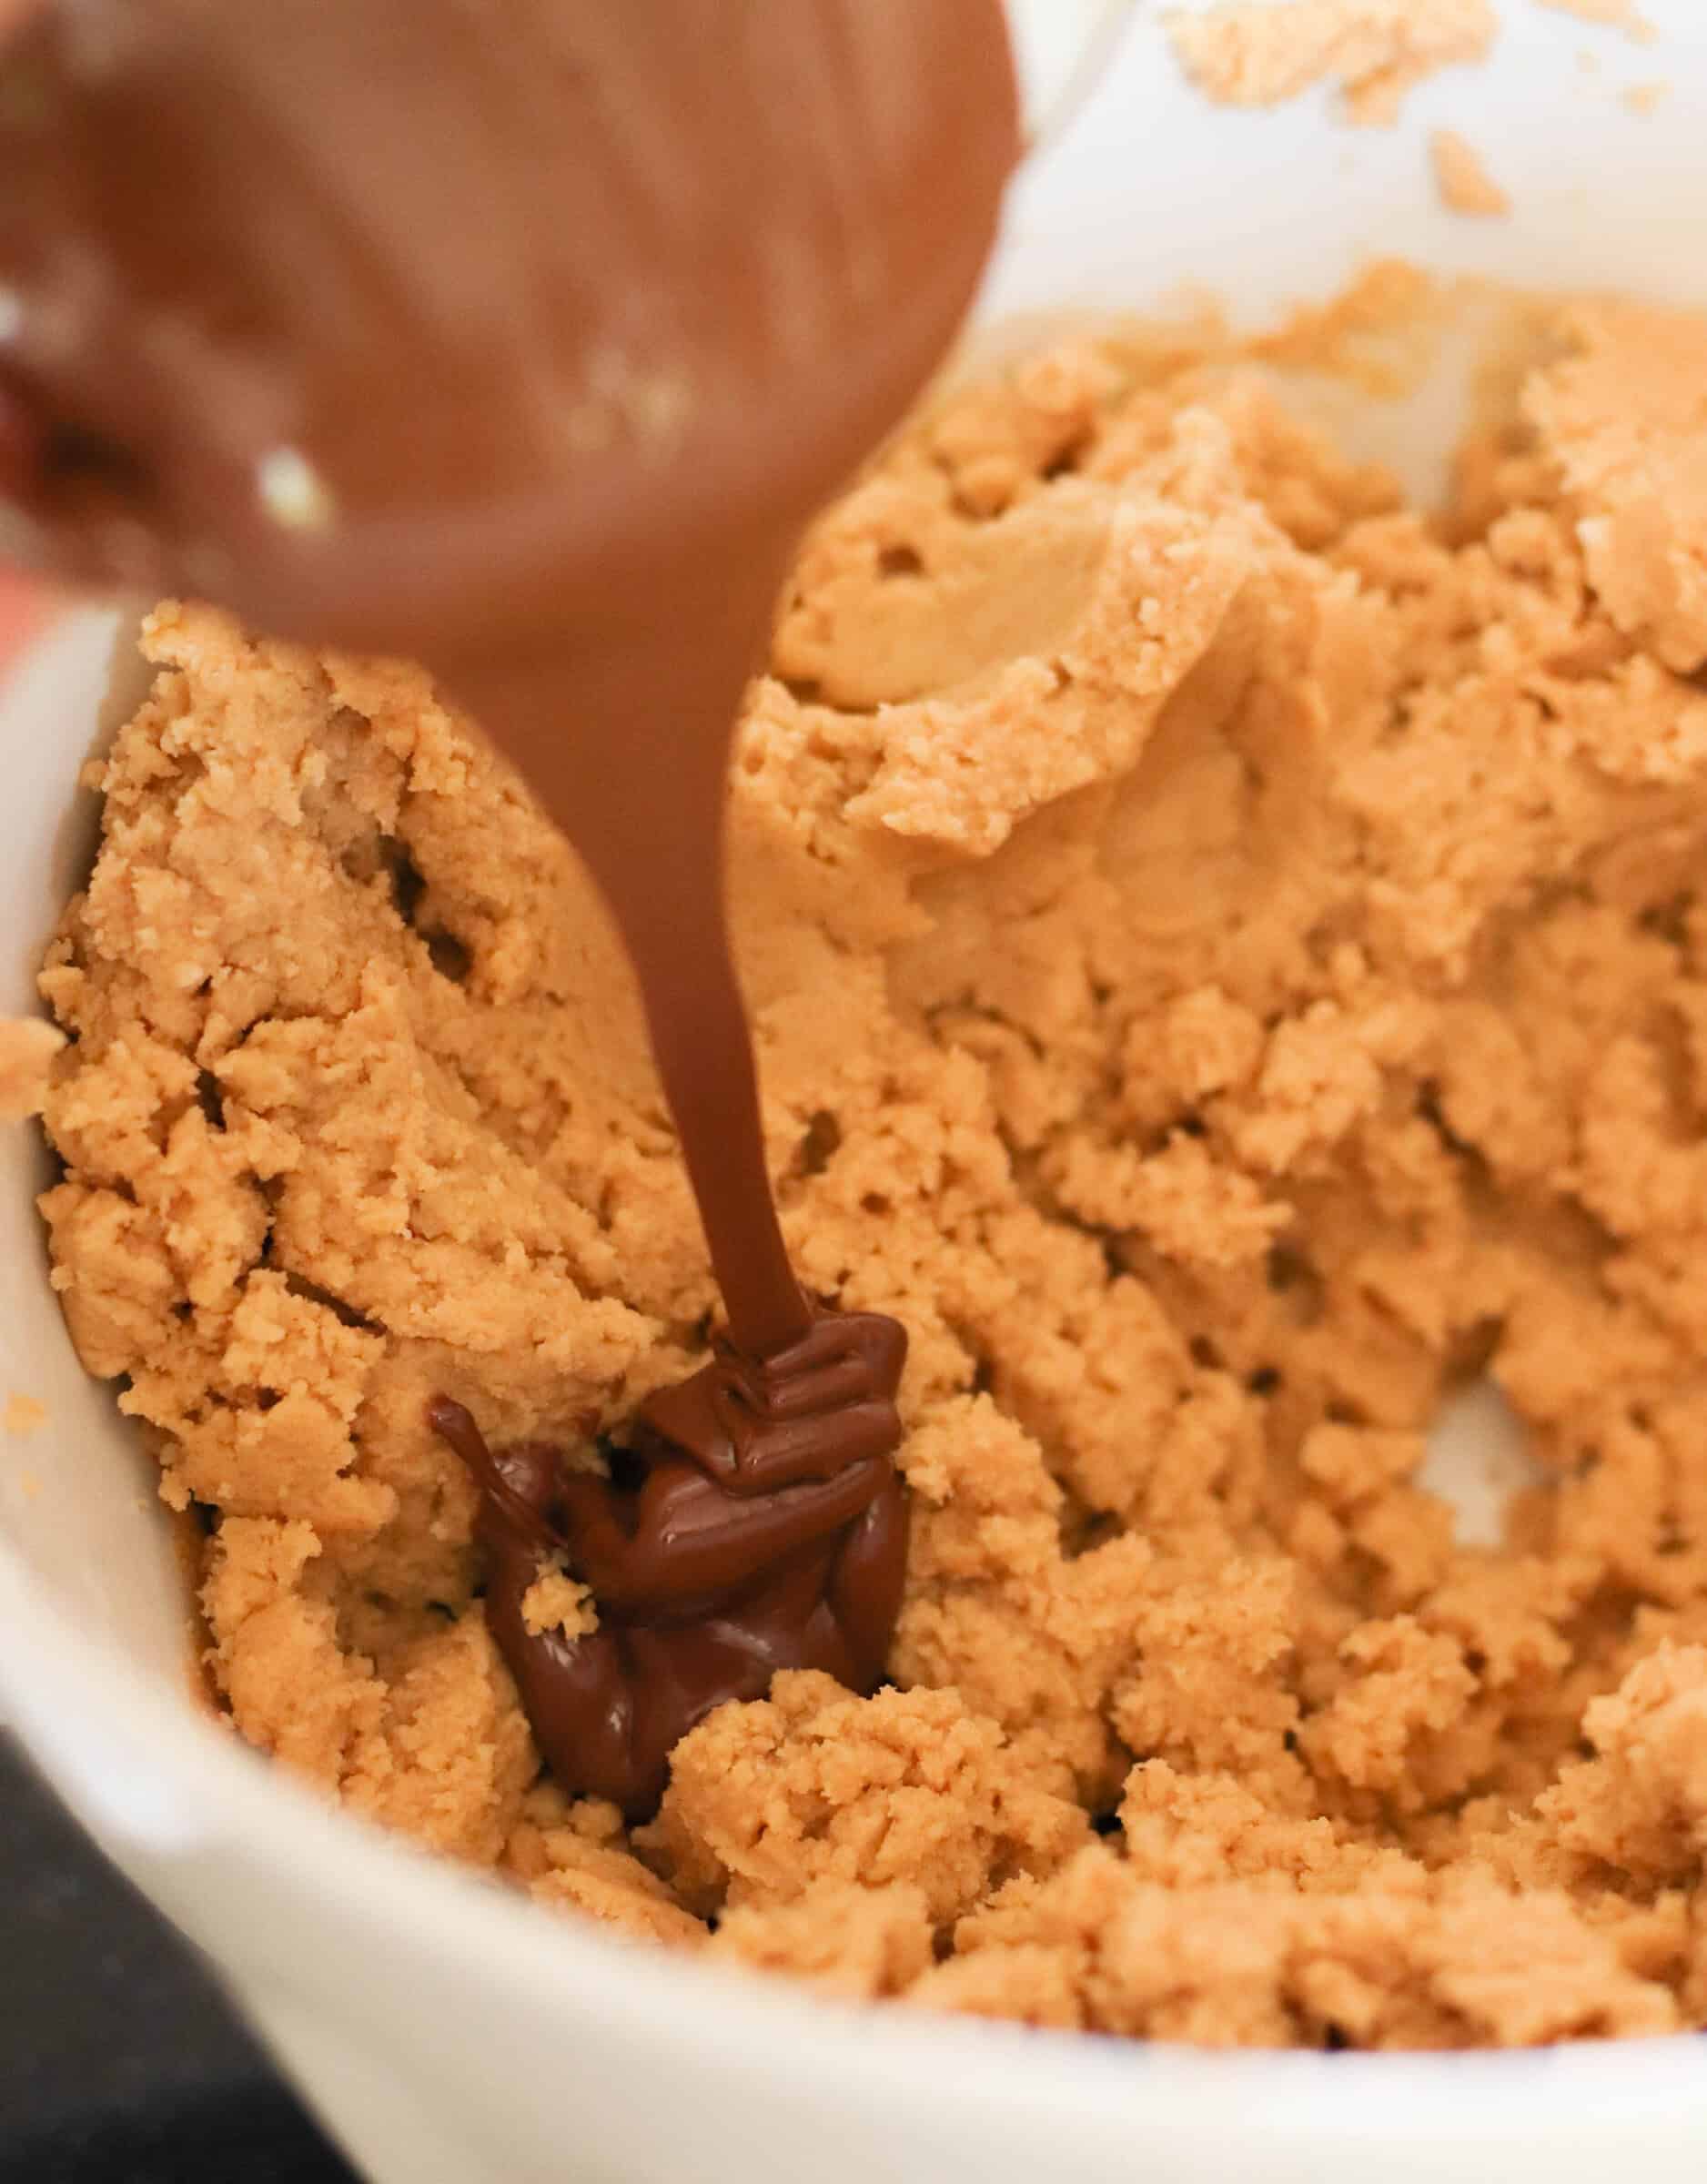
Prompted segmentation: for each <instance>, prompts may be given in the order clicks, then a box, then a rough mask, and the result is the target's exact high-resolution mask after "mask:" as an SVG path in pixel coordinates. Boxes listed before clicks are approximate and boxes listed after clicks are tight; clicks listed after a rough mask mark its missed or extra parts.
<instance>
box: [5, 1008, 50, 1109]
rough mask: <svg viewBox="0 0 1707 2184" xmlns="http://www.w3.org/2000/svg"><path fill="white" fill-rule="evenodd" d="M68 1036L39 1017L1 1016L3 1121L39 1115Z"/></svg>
mask: <svg viewBox="0 0 1707 2184" xmlns="http://www.w3.org/2000/svg"><path fill="white" fill-rule="evenodd" d="M65 1047H66V1035H65V1033H64V1032H63V1031H60V1030H59V1029H57V1028H56V1026H54V1025H52V1024H48V1023H45V1022H44V1021H43V1020H42V1019H41V1018H40V1017H39V1016H11V1017H6V1018H4V1019H0V1122H22V1121H24V1120H25V1118H26V1117H29V1116H31V1115H39V1114H40V1113H41V1111H42V1107H43V1106H44V1104H45V1101H46V1097H47V1089H48V1086H49V1084H50V1083H51V1081H52V1078H53V1067H54V1061H55V1057H56V1056H58V1055H60V1054H62V1053H63V1052H64V1051H65Z"/></svg>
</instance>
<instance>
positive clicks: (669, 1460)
mask: <svg viewBox="0 0 1707 2184" xmlns="http://www.w3.org/2000/svg"><path fill="white" fill-rule="evenodd" d="M905 1354H906V1337H905V1335H904V1333H903V1331H902V1330H901V1329H900V1328H899V1327H898V1326H897V1325H896V1323H895V1322H894V1320H887V1319H884V1318H882V1317H880V1316H879V1315H877V1314H875V1313H872V1314H855V1313H832V1314H827V1315H825V1316H823V1317H821V1318H819V1319H817V1320H814V1322H813V1326H812V1328H811V1329H810V1330H809V1331H808V1333H807V1334H806V1335H805V1337H804V1338H803V1340H801V1341H800V1342H799V1343H797V1344H796V1345H794V1346H793V1348H792V1349H790V1350H784V1351H783V1352H781V1353H779V1354H778V1355H776V1356H773V1357H772V1358H771V1359H769V1360H767V1361H766V1362H765V1363H763V1365H755V1364H754V1363H753V1362H752V1360H750V1359H746V1358H743V1357H742V1356H741V1355H740V1353H739V1352H737V1351H735V1350H731V1349H730V1348H729V1347H728V1345H727V1344H720V1345H719V1346H718V1348H717V1350H716V1352H715V1354H714V1355H713V1357H712V1361H711V1363H710V1364H708V1365H707V1366H706V1367H705V1368H704V1369H703V1370H702V1371H701V1372H698V1373H696V1374H695V1375H694V1377H693V1378H692V1380H686V1381H684V1382H682V1385H681V1386H680V1387H677V1388H672V1389H671V1390H667V1391H666V1392H665V1393H663V1394H662V1395H658V1396H654V1397H653V1398H652V1399H651V1401H650V1402H648V1403H647V1404H646V1405H645V1407H644V1409H643V1410H642V1411H641V1419H640V1427H639V1431H638V1432H637V1434H636V1436H635V1440H634V1444H633V1449H632V1451H631V1457H632V1460H633V1461H635V1463H636V1464H637V1466H638V1469H639V1471H640V1473H641V1476H640V1479H639V1481H638V1482H637V1483H635V1484H619V1483H617V1482H615V1481H612V1480H610V1479H603V1478H597V1477H594V1476H592V1475H591V1474H589V1473H586V1472H565V1471H564V1470H563V1469H562V1466H561V1462H560V1460H559V1457H558V1453H557V1451H554V1450H551V1449H547V1448H537V1447H536V1448H522V1449H515V1450H510V1451H505V1452H504V1453H502V1454H500V1455H497V1456H494V1455H493V1454H492V1453H491V1452H490V1451H489V1450H488V1448H487V1446H486V1443H485V1441H484V1440H483V1439H482V1437H481V1435H480V1431H479V1429H478V1428H477V1427H476V1425H475V1423H474V1421H473V1419H472V1418H471V1417H470V1415H469V1413H468V1411H465V1410H464V1409H463V1408H462V1406H461V1405H460V1403H453V1402H450V1401H449V1400H446V1399H445V1398H443V1397H440V1398H439V1399H438V1400H436V1401H435V1402H433V1403H432V1404H431V1405H429V1411H428V1415H429V1420H430V1421H431V1423H432V1425H433V1427H434V1428H435V1430H436V1431H438V1432H439V1433H440V1434H442V1435H443V1436H444V1438H445V1440H446V1441H449V1444H450V1446H451V1447H452V1448H453V1449H454V1450H455V1451H457V1453H458V1455H459V1456H460V1457H461V1459H462V1461H464V1463H466V1464H467V1465H468V1467H469V1470H470V1473H471V1475H472V1477H473V1479H474V1481H475V1483H476V1485H477V1486H478V1488H479V1489H480V1518H479V1522H478V1528H477V1536H478V1539H479V1542H480V1547H481V1549H482V1551H483V1552H484V1554H485V1557H486V1564H487V1590H486V1618H487V1623H488V1625H489V1627H490V1630H491V1632H492V1634H493V1636H494V1637H495V1638H496V1639H497V1641H498V1644H499V1647H500V1650H501V1652H502V1653H503V1655H504V1658H505V1660H506V1661H507V1662H508V1663H510V1671H511V1673H512V1674H513V1675H514V1676H515V1679H516V1683H517V1686H518V1688H519V1689H520V1693H521V1699H522V1704H523V1705H524V1706H525V1707H526V1709H527V1713H528V1718H529V1720H530V1722H531V1723H532V1724H533V1731H534V1734H535V1736H536V1737H537V1739H538V1740H539V1744H540V1750H541V1751H542V1752H543V1754H545V1757H546V1759H547V1761H548V1762H549V1764H550V1766H551V1768H552V1770H553V1772H554V1773H555V1774H556V1775H557V1776H558V1778H559V1780H560V1781H561V1782H562V1783H563V1785H565V1786H566V1787H567V1788H570V1789H572V1790H580V1791H585V1792H588V1793H591V1795H595V1796H600V1797H610V1798H612V1799H614V1800H615V1802H616V1803H617V1804H618V1805H621V1807H622V1809H623V1811H624V1812H625V1813H626V1814H627V1815H628V1816H629V1817H630V1818H631V1819H642V1818H644V1817H646V1816H647V1815H649V1814H651V1812H652V1811H653V1810H655V1808H656V1806H657V1804H658V1800H659V1798H660V1797H661V1795H662V1793H663V1786H664V1781H665V1778H666V1775H667V1774H668V1772H669V1764H670V1754H671V1752H672V1749H673V1748H674V1746H675V1744H677V1743H678V1741H679V1740H680V1739H681V1738H682V1737H683V1736H685V1735H686V1734H687V1732H688V1731H689V1730H690V1729H692V1727H693V1725H694V1724H695V1723H696V1722H699V1721H702V1719H703V1718H704V1717H705V1715H706V1714H709V1713H710V1712H711V1711H712V1708H713V1707H715V1706H720V1705H722V1704H723V1703H724V1702H725V1701H726V1700H729V1699H756V1698H762V1697H763V1694H764V1693H765V1692H766V1690H767V1689H768V1688H769V1686H770V1682H771V1678H772V1677H773V1675H774V1674H775V1673H776V1671H777V1670H778V1669H779V1668H816V1669H823V1670H824V1671H825V1672H827V1673H829V1674H830V1675H833V1676H835V1677H837V1678H839V1680H840V1681H841V1682H842V1683H843V1684H847V1685H848V1686H849V1687H850V1689H852V1690H853V1691H858V1692H870V1691H873V1690H874V1689H875V1688H876V1686H877V1684H878V1683H879V1682H880V1680H881V1679H882V1676H883V1672H884V1660H885V1657H886V1655H887V1653H888V1650H889V1640H890V1636H891V1634H892V1633H893V1631H894V1619H895V1613H896V1611H897V1610H898V1608H899V1606H900V1603H901V1589H902V1581H903V1579H904V1575H905V1571H906V1545H907V1506H906V1498H905V1494H904V1490H903V1488H902V1485H901V1481H900V1480H899V1478H898V1477H897V1475H896V1472H895V1469H894V1464H893V1462H892V1461H890V1458H891V1455H892V1453H893V1451H894V1448H895V1446H896V1443H897V1441H899V1438H900V1423H899V1421H898V1420H897V1418H896V1416H895V1410H894V1396H895V1390H896V1388H897V1386H898V1385H899V1382H900V1378H901V1367H902V1361H903V1360H904V1357H905ZM553 1554H561V1556H562V1557H563V1558H564V1559H565V1560H566V1561H567V1562H568V1563H569V1564H570V1566H571V1568H572V1569H573V1570H574V1571H575V1572H576V1573H577V1574H578V1575H579V1576H580V1577H581V1579H582V1580H583V1581H584V1582H586V1583H588V1584H589V1585H590V1586H591V1589H592V1592H593V1594H594V1597H595V1599H596V1601H597V1603H598V1609H599V1628H598V1629H597V1631H595V1632H593V1633H591V1635H589V1636H586V1637H580V1638H567V1637H565V1636H564V1635H563V1633H561V1631H548V1632H545V1633H540V1634H537V1635H536V1634H534V1633H530V1631H529V1630H528V1628H527V1625H526V1623H525V1622H524V1620H523V1617H522V1599H523V1596H524V1595H525V1594H526V1593H527V1591H528V1588H529V1587H530V1585H531V1584H532V1583H533V1582H534V1580H535V1579H536V1578H537V1577H538V1575H539V1573H540V1565H541V1563H542V1562H545V1561H546V1560H547V1559H548V1558H549V1557H550V1556H552V1555H553Z"/></svg>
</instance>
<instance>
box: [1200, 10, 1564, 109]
mask: <svg viewBox="0 0 1707 2184" xmlns="http://www.w3.org/2000/svg"><path fill="white" fill-rule="evenodd" d="M1585 4H1588V5H1605V0H1576V5H1580V6H1581V5H1585ZM1165 20H1166V22H1167V30H1168V35H1169V36H1170V38H1171V39H1172V41H1173V45H1174V50H1175V52H1176V54H1177V56H1179V62H1180V66H1182V67H1183V68H1184V69H1185V70H1186V73H1187V76H1190V78H1191V80H1192V82H1193V83H1194V84H1195V85H1196V86H1197V88H1198V89H1199V90H1200V91H1202V92H1203V93H1204V94H1205V95H1206V96H1207V97H1209V98H1212V99H1214V100H1215V101H1216V103H1217V105H1219V106H1280V105H1282V104H1284V102H1285V101H1286V100H1288V99H1289V98H1296V97H1298V95H1299V94H1300V93H1301V92H1304V91H1308V90H1309V89H1310V88H1311V87H1312V86H1314V85H1317V84H1319V83H1323V82H1331V83H1333V84H1335V85H1336V86H1338V89H1339V90H1340V92H1341V93H1342V94H1343V103H1344V111H1345V116H1346V119H1347V120H1348V121H1351V122H1355V123H1363V124H1369V123H1374V124H1378V125H1386V124H1389V123H1391V122H1394V121H1396V120H1397V119H1398V118H1399V108H1400V107H1401V106H1402V105H1403V103H1404V100H1405V97H1406V96H1407V94H1408V93H1409V92H1410V91H1412V90H1414V89H1415V88H1416V86H1418V85H1419V83H1421V82H1422V81H1423V80H1424V78H1425V77H1427V76H1432V75H1433V74H1434V73H1435V71H1436V70H1437V69H1440V68H1447V67H1450V66H1453V65H1454V64H1455V63H1460V62H1466V61H1480V60H1482V59H1484V58H1485V57H1486V56H1487V54H1488V53H1489V51H1490V48H1491V46H1492V45H1493V42H1494V38H1495V36H1496V35H1497V34H1498V32H1499V28H1500V18H1499V17H1498V15H1495V13H1494V10H1493V6H1492V0H1220V5H1216V6H1212V7H1209V8H1207V10H1205V11H1204V12H1203V13H1201V14H1197V15H1188V14H1187V13H1185V12H1184V11H1183V10H1175V11H1174V12H1172V13H1171V14H1169V15H1167V17H1166V18H1165Z"/></svg>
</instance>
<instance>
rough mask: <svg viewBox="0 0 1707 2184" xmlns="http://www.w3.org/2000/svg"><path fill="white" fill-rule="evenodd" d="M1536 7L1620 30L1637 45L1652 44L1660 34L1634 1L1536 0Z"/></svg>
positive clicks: (1583, 21) (1580, 21)
mask: <svg viewBox="0 0 1707 2184" xmlns="http://www.w3.org/2000/svg"><path fill="white" fill-rule="evenodd" d="M1535 4H1536V5H1537V6H1538V7H1545V8H1550V9H1551V10H1552V12H1553V13H1554V14H1555V15H1574V16H1575V17H1576V19H1577V21H1578V22H1579V23H1603V24H1605V25H1607V27H1608V28H1609V29H1611V30H1621V31H1624V32H1626V33H1627V34H1628V35H1630V36H1631V37H1632V38H1634V39H1635V40H1636V42H1637V43H1638V44H1639V45H1651V44H1652V43H1653V41H1654V39H1655V38H1657V37H1658V35H1659V33H1658V31H1656V30H1655V28H1654V26H1653V25H1652V24H1651V23H1650V22H1649V21H1648V19H1647V18H1646V16H1645V15H1643V14H1642V13H1641V9H1640V8H1639V7H1638V6H1637V5H1636V0H1535Z"/></svg>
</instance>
